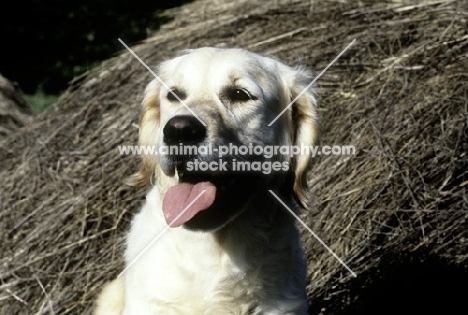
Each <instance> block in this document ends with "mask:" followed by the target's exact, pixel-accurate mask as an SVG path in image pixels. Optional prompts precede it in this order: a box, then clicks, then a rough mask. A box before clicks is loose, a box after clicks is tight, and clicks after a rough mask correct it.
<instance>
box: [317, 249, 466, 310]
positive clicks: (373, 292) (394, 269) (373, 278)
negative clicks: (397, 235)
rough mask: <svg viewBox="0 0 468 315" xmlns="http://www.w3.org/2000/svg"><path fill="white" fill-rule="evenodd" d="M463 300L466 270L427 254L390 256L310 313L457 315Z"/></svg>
mask: <svg viewBox="0 0 468 315" xmlns="http://www.w3.org/2000/svg"><path fill="white" fill-rule="evenodd" d="M344 292H345V293H344ZM467 296H468V269H466V268H463V267H461V266H458V265H456V264H454V263H453V262H450V261H449V260H447V259H442V258H440V257H438V256H436V255H427V253H426V252H425V251H418V252H411V253H410V252H394V253H386V254H385V255H383V256H382V257H381V259H380V262H379V264H378V265H377V266H375V267H373V268H371V269H369V270H367V271H365V272H363V273H362V274H359V275H358V277H357V278H355V279H353V280H350V281H349V282H348V283H346V284H343V285H338V286H335V287H333V289H331V290H330V291H329V292H328V297H327V298H325V299H322V300H321V301H320V300H319V299H317V300H316V302H315V303H312V305H311V308H310V314H336V315H353V314H360V315H375V314H381V315H386V314H388V315H390V314H392V315H393V314H402V315H406V314H408V315H414V314H421V315H424V314H460V312H462V313H463V312H465V311H466V297H467ZM325 310H326V311H325Z"/></svg>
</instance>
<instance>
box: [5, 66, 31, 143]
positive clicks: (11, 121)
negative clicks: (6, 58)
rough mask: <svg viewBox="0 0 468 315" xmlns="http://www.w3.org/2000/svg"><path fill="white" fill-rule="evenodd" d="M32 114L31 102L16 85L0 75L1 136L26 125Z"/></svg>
mask: <svg viewBox="0 0 468 315" xmlns="http://www.w3.org/2000/svg"><path fill="white" fill-rule="evenodd" d="M32 114H33V111H32V110H31V108H30V107H29V104H28V103H27V102H26V100H25V99H24V98H23V97H22V96H21V94H20V93H19V92H18V90H17V89H16V88H15V86H14V85H13V84H12V83H11V82H10V81H8V80H7V79H6V78H4V77H3V76H2V75H0V137H4V136H7V135H9V134H11V133H12V132H13V131H14V130H16V129H17V128H20V127H23V126H24V125H26V124H27V123H28V121H29V120H30V117H31V115H32Z"/></svg>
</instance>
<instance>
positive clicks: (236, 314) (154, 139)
mask: <svg viewBox="0 0 468 315" xmlns="http://www.w3.org/2000/svg"><path fill="white" fill-rule="evenodd" d="M248 70H249V71H248ZM159 75H160V76H161V78H162V79H163V80H164V81H165V82H166V83H167V84H168V85H169V86H173V85H177V86H182V87H184V88H185V89H186V91H187V94H188V96H187V99H186V103H187V104H188V105H189V106H190V108H192V109H193V110H194V111H195V112H196V113H197V114H199V115H200V117H201V118H202V119H203V120H204V121H206V122H207V124H208V127H207V128H208V130H209V132H208V137H209V139H208V140H209V141H212V142H216V141H219V139H220V138H218V137H219V135H220V134H222V132H221V128H231V129H232V130H238V131H236V132H237V133H238V134H239V137H240V138H241V139H242V140H243V141H245V142H249V141H252V142H253V141H263V143H265V144H268V143H274V144H289V145H291V144H297V145H300V143H304V144H306V145H312V144H314V143H315V141H316V139H317V137H318V127H317V115H316V109H315V106H316V101H315V98H314V95H313V93H312V91H306V93H304V94H303V95H302V96H301V97H300V98H299V99H298V100H297V101H296V103H295V104H294V105H293V108H292V109H291V110H289V111H287V112H286V113H285V114H284V115H283V116H282V117H281V118H280V119H279V120H278V121H277V123H275V125H274V127H272V128H271V129H266V128H268V127H266V124H267V123H268V122H269V119H271V117H274V116H271V114H270V115H269V116H268V115H267V114H268V113H269V111H273V112H279V111H281V109H282V108H284V106H286V105H288V104H289V102H290V101H291V100H292V99H294V97H295V96H297V95H298V93H300V92H301V91H302V90H303V88H304V87H305V86H306V85H307V84H308V83H309V82H310V75H309V74H308V73H307V72H305V71H302V70H298V69H292V68H290V67H288V66H285V65H284V64H282V63H280V62H279V61H277V60H275V59H272V58H269V57H264V56H261V55H257V54H253V53H250V52H247V51H245V50H240V49H226V50H222V49H214V48H202V49H198V50H194V51H189V52H187V53H185V54H183V55H181V56H179V57H177V58H175V59H173V60H170V61H168V62H165V63H163V64H162V65H161V67H160V69H159ZM233 76H234V77H236V80H237V81H236V82H238V81H240V82H242V84H243V86H247V88H248V89H250V90H251V91H253V93H255V95H258V96H259V97H258V100H256V101H255V102H254V101H252V102H250V103H249V104H250V105H249V106H243V107H241V106H237V107H233V108H229V109H226V108H225V106H224V105H223V104H222V102H220V101H219V99H218V98H217V93H218V91H219V90H220V86H221V87H222V85H223V84H227V83H225V82H227V81H228V77H233ZM166 94H167V90H166V89H165V88H164V87H162V86H161V85H160V84H159V83H158V82H157V81H156V80H155V81H153V82H152V83H150V84H149V85H148V88H147V91H146V97H145V99H144V101H143V106H144V108H143V115H142V119H141V122H140V144H143V145H160V144H161V143H162V142H161V141H162V137H161V129H162V127H163V126H164V125H165V123H166V122H167V121H168V120H169V119H170V118H171V117H173V116H174V115H177V114H180V113H184V114H185V113H186V109H185V108H184V107H183V106H181V105H180V104H178V105H176V106H175V105H174V104H169V103H168V102H167V100H165V98H164V97H165V95H166ZM278 106H279V108H278ZM215 114H216V115H215ZM220 119H221V120H223V125H222V126H221V124H220V123H219V120H220ZM238 121H245V122H246V124H248V125H249V128H250V129H252V130H253V131H254V132H252V133H248V132H247V131H246V130H248V128H242V127H241V128H239V126H237V125H236V123H237V124H238ZM236 128H238V129H236ZM161 159H162V157H158V158H155V157H143V167H142V169H141V171H140V172H139V173H138V174H137V175H135V176H134V178H133V179H132V180H133V182H134V183H138V184H146V183H148V182H150V179H152V180H151V182H152V183H153V184H155V186H154V187H151V189H150V191H149V193H148V195H147V200H146V203H145V205H144V206H143V208H142V210H141V212H140V213H139V214H137V215H136V216H135V218H134V220H133V222H132V227H131V231H130V233H129V235H128V239H127V250H126V253H125V259H126V262H127V264H129V263H130V262H132V261H133V260H134V259H135V258H136V257H137V256H138V255H139V254H140V253H141V252H142V251H143V249H144V248H145V247H146V246H147V245H148V244H149V243H151V242H152V241H153V240H154V239H155V238H156V237H157V236H158V234H159V233H160V232H161V231H163V230H164V229H165V228H166V227H167V225H166V222H165V220H164V217H163V214H162V211H161V206H162V198H163V196H164V194H165V193H166V191H167V189H168V188H169V187H170V186H172V185H175V184H176V183H177V182H178V177H177V174H173V175H167V172H166V173H165V172H164V171H163V170H162V168H161V164H162V163H163V160H161ZM290 162H291V165H293V166H294V167H295V169H294V170H293V171H294V174H295V182H294V185H291V186H294V193H295V195H296V198H297V200H298V204H299V205H305V204H306V203H307V200H306V184H305V178H306V174H307V171H308V169H309V164H310V163H309V162H310V157H308V156H299V157H295V158H291V160H290ZM275 180H277V179H275ZM292 190H293V188H292V187H291V191H292ZM262 196H263V197H261V198H265V195H262ZM249 198H252V199H253V200H254V201H255V198H256V197H255V195H254V196H252V197H249ZM257 198H260V197H257ZM292 200H293V198H292V196H291V199H290V200H288V201H291V202H292ZM254 204H255V205H256V206H254ZM258 204H259V203H258V200H257V202H250V203H249V204H248V205H247V207H246V209H245V210H244V211H243V212H241V213H240V214H239V215H238V216H237V217H236V218H235V219H233V220H232V221H230V222H229V223H227V224H226V225H225V226H224V227H222V228H221V229H219V230H216V231H206V232H194V231H190V230H187V229H184V228H183V227H179V228H169V229H167V230H166V231H165V233H164V234H163V235H162V236H161V237H160V238H159V239H158V240H157V241H156V242H155V243H154V244H153V245H152V246H151V247H150V248H149V249H148V250H147V251H146V252H145V253H144V254H143V255H142V256H141V257H140V258H139V259H138V260H136V262H135V263H134V264H133V265H132V266H131V267H130V268H129V269H128V270H127V271H126V273H125V274H124V275H123V276H122V277H121V278H118V279H117V280H114V281H113V282H111V284H109V285H107V286H106V287H105V288H104V290H103V292H102V293H101V296H100V297H99V299H98V301H97V308H96V312H95V315H157V314H158V315H159V314H163V315H183V314H184V315H185V314H194V315H260V314H262V315H285V314H295V315H305V314H307V305H308V303H307V297H306V291H305V287H306V262H305V258H304V254H303V251H302V248H301V244H300V237H299V233H298V231H297V229H296V227H295V222H294V219H293V218H292V217H291V215H290V214H289V213H287V211H286V210H285V209H283V208H282V206H281V205H279V204H278V203H277V202H276V201H275V200H273V198H271V199H268V198H265V202H264V203H263V205H264V206H258ZM270 213H271V216H270Z"/></svg>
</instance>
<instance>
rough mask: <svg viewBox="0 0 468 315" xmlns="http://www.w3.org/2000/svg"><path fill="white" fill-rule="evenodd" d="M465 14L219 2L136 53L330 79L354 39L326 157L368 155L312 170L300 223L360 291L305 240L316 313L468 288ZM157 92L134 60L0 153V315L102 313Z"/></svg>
mask: <svg viewBox="0 0 468 315" xmlns="http://www.w3.org/2000/svg"><path fill="white" fill-rule="evenodd" d="M467 13H468V3H466V2H465V1H426V2H418V4H417V5H414V3H413V2H410V1H394V2H384V1H359V2H354V1H349V2H346V1H339V2H338V1H318V2H312V3H309V2H307V1H293V2H291V1H278V2H274V3H272V4H271V5H265V3H264V2H262V1H253V2H251V1H239V2H236V1H231V2H229V1H216V0H206V1H199V2H195V3H192V4H189V5H186V6H184V7H182V8H179V9H176V10H172V11H170V12H168V13H167V14H170V15H174V16H175V19H174V21H172V22H170V23H168V24H167V25H165V26H164V27H163V28H162V29H161V30H160V31H158V32H157V33H156V34H155V35H154V36H153V37H151V38H149V39H148V40H147V41H146V42H144V43H142V44H140V45H137V46H135V47H134V50H135V51H136V53H137V54H138V55H139V56H141V58H142V59H143V60H145V61H146V62H147V63H148V64H149V65H151V66H155V65H156V64H158V63H159V62H160V61H162V60H164V59H166V58H170V57H171V56H173V54H174V52H176V51H178V50H182V49H186V48H195V47H201V46H241V47H245V48H249V49H251V50H253V51H258V52H262V53H267V54H274V55H276V56H278V57H279V58H281V59H282V60H284V61H285V62H287V63H289V64H295V63H302V64H305V65H307V66H309V67H310V68H311V69H313V70H315V71H316V72H318V71H320V70H321V69H323V68H325V67H326V65H327V64H328V63H329V62H330V61H331V60H332V59H333V58H334V57H335V56H336V55H337V54H338V53H339V52H340V51H341V50H342V49H343V48H344V47H345V46H346V45H347V44H348V43H350V42H351V41H352V40H353V39H354V38H356V39H357V43H356V44H355V45H353V46H352V47H351V48H350V49H349V51H347V52H346V54H344V55H343V56H342V58H340V59H339V60H338V61H337V62H336V63H335V64H334V65H333V67H331V68H330V69H329V70H328V71H327V72H326V73H325V74H324V75H323V76H322V77H321V78H320V80H319V81H318V82H317V85H318V87H319V89H320V95H321V99H320V102H321V108H320V114H321V116H322V120H323V138H322V143H323V144H328V145H335V144H339V145H341V144H346V145H348V144H351V145H354V146H355V148H356V155H355V156H334V157H332V156H327V157H323V156H321V157H318V158H316V159H315V160H314V168H313V172H312V174H311V177H310V188H311V193H312V200H311V205H310V211H309V212H308V213H304V214H303V218H304V220H305V221H306V223H307V224H308V225H309V226H310V227H311V228H312V230H314V231H315V232H316V233H317V234H318V235H319V236H320V237H321V238H322V239H323V241H324V242H325V243H327V244H328V245H329V246H330V247H331V248H332V249H333V250H334V251H335V252H336V253H337V255H338V256H339V257H341V258H342V259H343V260H344V261H345V262H346V263H347V264H349V266H350V267H351V268H352V269H353V270H354V271H355V272H356V273H357V274H358V278H353V277H352V276H351V275H350V274H349V273H348V272H347V271H346V269H344V268H343V267H342V266H341V265H340V264H339V263H338V262H337V261H336V260H335V259H334V258H333V257H332V256H331V255H330V254H329V253H328V252H327V251H326V250H325V249H324V248H323V247H322V246H321V245H320V244H319V243H318V242H317V241H316V240H315V239H314V238H313V237H311V236H310V234H309V233H308V232H306V231H303V235H304V240H305V244H306V248H307V254H308V259H309V273H310V274H309V277H310V284H309V288H308V289H309V291H308V292H309V295H310V301H311V305H312V306H311V312H310V313H311V314H319V313H322V314H347V313H349V314H353V312H354V311H356V310H359V311H361V312H362V313H365V314H370V313H371V312H370V311H368V313H366V311H365V307H366V305H369V304H368V303H367V302H366V301H369V300H371V299H372V298H375V296H373V295H372V294H370V293H369V291H366V289H369V288H370V289H372V290H377V289H376V288H384V289H385V288H386V286H385V285H384V284H386V283H389V282H388V279H390V278H392V279H396V275H398V274H404V273H402V270H403V269H404V270H413V269H411V268H415V270H423V269H424V268H426V267H427V268H426V269H424V270H431V268H432V267H431V266H440V270H445V271H447V272H448V270H455V273H454V274H455V278H458V279H462V280H464V281H465V287H466V280H467V279H468V278H467V273H466V270H467V268H468V254H467V251H466V248H467V245H468V232H467V231H468V220H467V219H468V212H467V210H468V196H467V193H466V191H467V189H466V187H467V185H468V175H467V169H468V160H467V155H466V154H467V152H468V126H467V124H468V85H467V84H466V80H467V77H468V75H467V74H468V60H467V59H468V54H467V51H468V49H467V46H468V31H467V30H468V27H467V25H468V21H467V16H468V15H467ZM150 80H151V75H150V74H149V73H148V72H147V71H146V70H145V69H144V68H143V67H142V66H141V65H140V64H139V63H138V61H136V60H135V59H134V58H133V57H131V56H130V55H129V54H128V53H126V52H124V53H123V54H122V55H120V56H118V57H116V58H114V59H113V60H110V61H108V62H106V63H105V64H104V65H103V66H102V68H100V69H96V70H95V71H93V72H92V73H89V75H88V76H87V77H86V78H85V79H83V82H79V83H76V84H77V85H76V86H72V87H70V89H69V90H68V91H67V92H66V93H65V94H64V95H62V97H61V98H60V99H59V101H58V104H57V105H56V106H55V107H54V108H53V109H52V110H51V111H49V112H47V113H45V114H43V115H40V116H38V117H36V118H35V120H34V121H33V122H32V123H31V124H28V125H27V126H25V127H24V128H22V129H21V130H19V131H17V132H15V133H13V134H11V135H10V136H8V137H6V138H3V139H1V140H0V147H1V150H0V161H1V165H0V176H1V178H2V179H3V184H2V191H1V195H0V203H1V208H0V209H1V210H0V238H1V239H2V240H3V242H2V243H1V245H0V253H1V255H0V301H2V302H1V303H0V313H1V314H44V313H48V314H90V310H91V308H92V303H93V301H94V299H95V297H96V294H97V293H98V291H99V289H100V287H101V285H102V284H103V283H104V282H105V281H107V280H110V279H112V278H113V277H115V276H116V275H117V274H118V272H119V271H121V270H122V268H123V261H122V250H123V240H124V235H125V232H126V231H127V230H128V227H129V222H130V220H131V218H132V216H133V215H134V214H135V212H136V211H138V207H139V205H141V203H142V200H143V198H144V193H145V192H144V189H137V188H131V187H127V186H125V185H123V183H122V181H123V179H124V178H126V177H127V176H129V175H130V174H131V173H132V172H133V171H135V170H136V168H137V163H138V162H137V159H136V158H134V157H129V156H126V157H122V156H120V155H119V154H118V151H117V146H118V145H124V144H135V143H136V142H137V129H136V124H137V122H138V116H139V110H140V101H141V99H142V92H143V89H144V87H145V85H146V84H147V83H148V82H149V81H150ZM395 266H397V267H398V266H403V267H401V268H400V269H398V268H397V267H395ZM405 266H406V267H407V266H410V267H411V268H409V267H408V268H406V267H405ZM428 266H429V267H430V268H429V267H428ZM405 268H406V269H405ZM450 268H455V269H450ZM457 268H458V269H457ZM437 270H439V269H437ZM433 271H434V270H433ZM410 274H411V273H410ZM447 274H451V273H447ZM433 275H434V273H432V274H427V275H426V277H425V278H432V277H433ZM386 281H387V282H386ZM401 284H402V283H399V282H397V286H396V290H398V289H399V288H402V287H401ZM392 288H393V287H392ZM417 288H419V289H422V286H421V287H417ZM384 289H382V290H384ZM385 290H388V288H387V289H385ZM385 290H384V291H382V295H385V294H387V293H388V291H385ZM461 290H462V291H461V292H463V293H466V288H465V291H463V289H461ZM439 291H440V290H439ZM459 292H460V291H459ZM465 296H466V294H465ZM384 301H386V303H393V302H389V301H388V300H384ZM445 302H446V301H445ZM384 308H385V306H384ZM363 310H364V311H363ZM355 313H356V312H354V314H355ZM375 313H376V312H374V314H375ZM383 313H385V312H383ZM449 313H450V312H449Z"/></svg>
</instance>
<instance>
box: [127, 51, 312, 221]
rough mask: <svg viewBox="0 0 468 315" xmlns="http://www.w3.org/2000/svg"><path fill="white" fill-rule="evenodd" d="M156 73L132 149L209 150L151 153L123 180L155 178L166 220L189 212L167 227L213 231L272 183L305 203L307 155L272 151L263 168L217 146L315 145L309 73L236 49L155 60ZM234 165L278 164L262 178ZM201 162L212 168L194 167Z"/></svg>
mask: <svg viewBox="0 0 468 315" xmlns="http://www.w3.org/2000/svg"><path fill="white" fill-rule="evenodd" d="M158 76H159V78H160V80H159V79H155V80H153V81H152V82H151V83H150V84H149V85H148V87H147V89H146V94H145V98H144V100H143V113H142V117H141V121H140V139H139V143H140V145H142V146H155V147H157V148H161V147H166V148H169V147H170V146H173V147H179V148H182V146H197V147H200V146H204V147H205V148H209V146H210V145H211V148H212V149H214V150H211V151H210V152H206V150H205V151H203V152H200V150H199V151H198V152H196V153H195V152H194V151H191V154H180V151H179V153H178V154H171V152H169V151H168V150H164V152H161V150H160V154H159V155H157V156H151V155H146V156H143V157H142V160H143V162H142V168H141V170H140V171H139V172H138V173H137V174H135V175H134V176H133V178H132V180H131V182H132V184H135V185H144V184H147V183H148V182H149V181H150V180H151V179H152V177H153V176H154V177H155V179H156V184H157V186H158V187H159V190H160V193H161V195H162V197H163V212H164V214H165V216H166V221H168V223H169V222H170V221H172V219H175V218H176V217H177V216H179V214H181V213H182V211H183V210H185V208H190V207H191V209H189V210H187V213H185V214H183V215H182V214H181V215H180V216H179V219H178V220H175V221H173V223H174V224H173V226H179V225H183V226H184V227H185V228H188V229H193V230H214V229H219V228H221V227H223V226H224V225H226V224H227V223H228V222H229V221H231V220H232V219H234V218H235V217H236V216H237V215H238V214H239V213H241V212H242V211H244V210H245V209H246V208H248V205H249V202H250V201H251V200H252V196H254V195H255V194H256V192H258V191H259V190H260V189H261V190H264V191H266V190H267V189H275V188H278V187H277V186H274V185H278V183H281V185H283V186H284V185H286V186H289V187H290V189H291V191H292V192H293V194H294V196H295V197H296V200H297V201H298V203H299V204H300V205H302V206H305V205H306V186H307V183H306V172H307V170H308V167H309V162H310V156H308V155H296V156H288V155H283V154H276V155H274V156H271V157H270V158H269V159H268V161H267V159H266V158H265V157H264V156H263V155H255V154H251V152H250V154H240V153H238V152H237V151H236V150H229V152H228V154H227V155H224V156H221V154H220V152H219V147H220V146H231V148H232V147H233V146H234V147H237V148H239V147H241V146H246V147H248V146H251V147H252V146H260V147H266V146H293V145H296V146H300V145H301V144H302V145H312V144H314V143H315V141H316V139H317V136H318V128H317V114H316V101H315V98H314V95H313V92H312V91H311V89H308V90H306V87H307V85H308V84H309V83H310V81H311V80H312V79H311V76H310V74H309V73H308V72H306V71H303V70H300V69H293V68H290V67H288V66H286V65H284V64H282V63H281V62H279V61H277V60H275V59H272V58H270V57H265V56H261V55H258V54H254V53H252V52H249V51H246V50H242V49H217V48H201V49H196V50H191V51H187V52H185V53H183V54H182V55H180V56H178V57H176V58H175V59H172V60H169V61H166V62H164V63H162V64H161V65H160V67H159V70H158ZM292 101H294V103H293V104H292V105H291V106H290V107H289V108H288V109H287V110H286V111H285V112H284V113H283V114H282V115H281V116H280V117H279V118H278V119H277V120H276V121H275V122H274V123H273V124H271V126H269V124H270V123H271V122H272V121H273V120H274V119H275V118H276V117H277V116H278V115H279V114H280V113H281V112H282V111H283V110H284V109H285V108H286V107H287V106H288V105H289V104H290V103H291V102H292ZM172 153H173V152H172ZM222 158H223V159H222ZM241 161H242V162H247V163H252V162H258V163H264V162H270V163H273V162H277V163H280V165H282V166H283V167H282V168H281V170H279V171H274V172H271V173H268V174H265V172H261V171H260V172H259V171H249V172H247V171H245V170H242V171H240V170H239V169H236V168H235V166H234V164H235V163H236V162H241ZM201 162H205V163H206V164H205V166H206V165H210V166H211V167H210V168H209V169H206V168H205V169H204V170H200V169H198V170H197V169H196V168H195V169H194V167H193V166H194V165H196V164H197V163H201ZM282 163H286V164H282ZM286 165H287V167H285V166H286ZM279 188H280V189H286V190H287V189H288V187H279ZM202 191H205V192H204V193H203V194H202V195H201V197H200V198H199V199H197V201H196V202H195V203H193V204H190V202H189V201H191V200H193V199H194V198H195V197H197V195H198V194H199V193H201V192H202ZM189 206H190V207H189Z"/></svg>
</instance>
